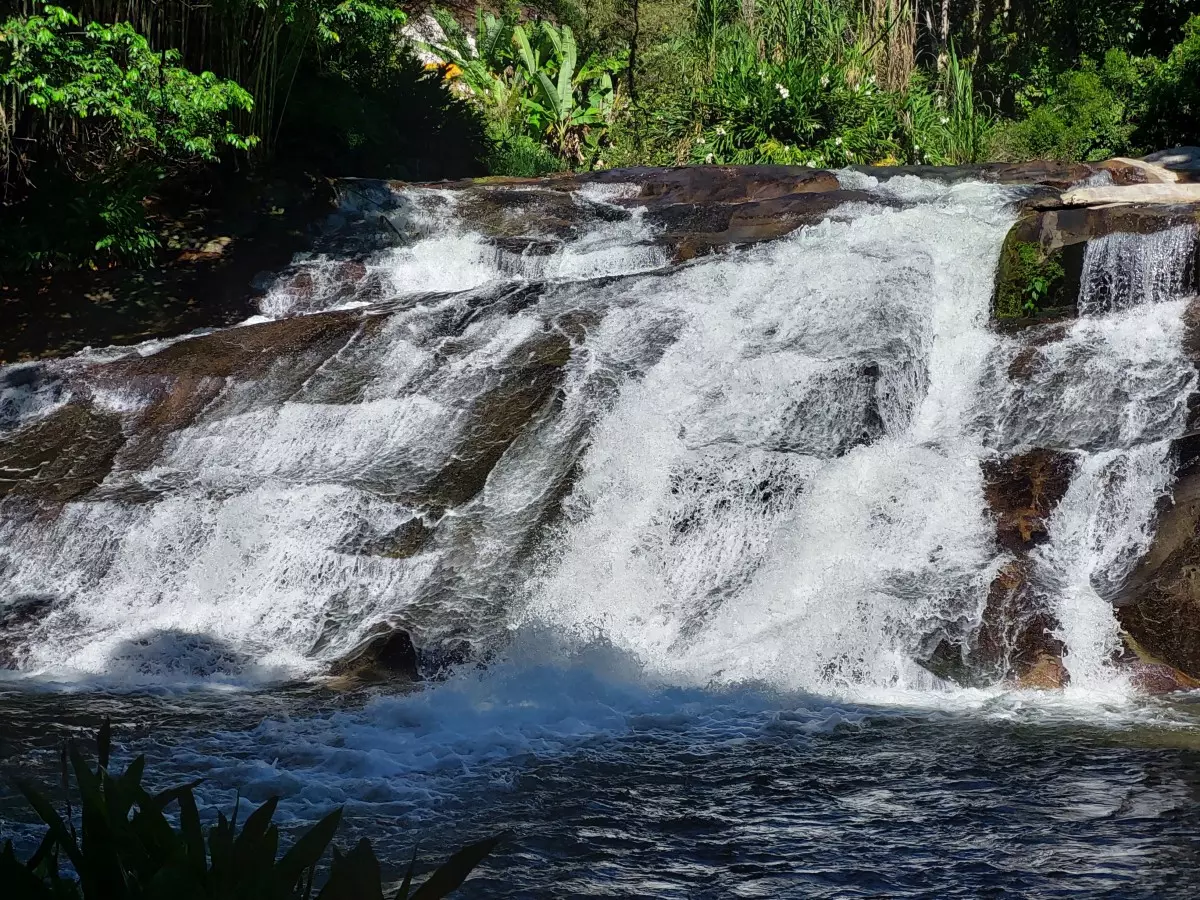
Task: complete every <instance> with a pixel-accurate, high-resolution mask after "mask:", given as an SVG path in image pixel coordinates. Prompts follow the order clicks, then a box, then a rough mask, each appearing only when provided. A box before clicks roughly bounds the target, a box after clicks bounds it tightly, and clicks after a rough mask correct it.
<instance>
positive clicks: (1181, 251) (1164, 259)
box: [1079, 224, 1200, 316]
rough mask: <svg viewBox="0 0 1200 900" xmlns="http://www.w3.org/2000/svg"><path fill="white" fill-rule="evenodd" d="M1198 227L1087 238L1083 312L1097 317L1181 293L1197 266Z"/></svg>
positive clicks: (1080, 303)
mask: <svg viewBox="0 0 1200 900" xmlns="http://www.w3.org/2000/svg"><path fill="white" fill-rule="evenodd" d="M1197 235H1200V228H1198V227H1197V226H1196V225H1195V224H1187V225H1177V226H1176V227H1174V228H1168V229H1165V230H1163V231H1157V232H1154V233H1153V234H1129V233H1122V232H1118V233H1116V234H1109V235H1105V236H1104V237H1101V238H1097V239H1096V240H1092V241H1088V246H1087V252H1086V254H1085V256H1084V261H1083V274H1082V276H1081V278H1080V281H1081V284H1082V287H1081V291H1080V296H1079V313H1080V315H1085V316H1087V315H1097V314H1099V313H1103V312H1110V311H1112V310H1118V309H1127V308H1129V307H1131V306H1138V305H1141V304H1143V303H1159V302H1162V301H1163V300H1171V299H1174V298H1177V297H1179V296H1180V295H1182V294H1183V292H1184V291H1185V290H1186V289H1187V287H1188V281H1189V279H1190V278H1191V277H1192V272H1193V269H1194V266H1195V262H1194V257H1195V249H1196V239H1197Z"/></svg>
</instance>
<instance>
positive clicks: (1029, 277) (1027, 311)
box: [994, 234, 1066, 319]
mask: <svg viewBox="0 0 1200 900" xmlns="http://www.w3.org/2000/svg"><path fill="white" fill-rule="evenodd" d="M1065 280H1066V270H1065V269H1064V268H1063V264H1062V251H1060V250H1055V251H1051V252H1046V250H1045V249H1044V248H1043V247H1042V245H1041V244H1040V243H1038V242H1036V241H1023V240H1020V239H1019V238H1017V237H1016V236H1015V234H1010V235H1009V237H1008V238H1007V239H1006V240H1005V242H1004V249H1003V250H1002V251H1001V256H1000V270H999V273H998V276H997V279H996V300H995V305H994V311H995V315H996V318H998V319H1020V318H1025V317H1028V316H1036V315H1038V314H1039V313H1041V312H1044V311H1046V310H1049V309H1052V308H1054V307H1057V306H1061V305H1063V304H1062V303H1061V294H1062V292H1063V283H1064V282H1065Z"/></svg>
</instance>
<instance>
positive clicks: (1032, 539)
mask: <svg viewBox="0 0 1200 900" xmlns="http://www.w3.org/2000/svg"><path fill="white" fill-rule="evenodd" d="M1075 468H1076V460H1075V457H1074V456H1072V455H1071V454H1070V453H1064V452H1062V451H1059V450H1030V451H1029V452H1028V453H1022V454H1020V455H1018V456H1011V457H1008V458H1005V459H989V460H985V461H984V462H983V481H984V497H985V498H986V499H987V503H988V507H989V508H990V509H991V511H992V513H993V515H994V516H995V517H996V539H997V541H998V542H999V543H1000V546H1002V547H1003V548H1004V549H1006V550H1009V551H1011V552H1013V553H1018V554H1019V553H1028V552H1029V551H1030V550H1032V549H1033V548H1034V547H1035V546H1037V545H1038V544H1040V543H1042V542H1043V541H1044V540H1045V539H1046V537H1047V532H1046V522H1047V520H1048V519H1049V517H1050V513H1051V512H1052V511H1053V510H1054V507H1056V506H1057V505H1058V503H1059V501H1060V500H1062V498H1063V495H1064V494H1065V493H1066V492H1067V488H1068V487H1069V486H1070V484H1071V478H1072V477H1073V476H1074V474H1075Z"/></svg>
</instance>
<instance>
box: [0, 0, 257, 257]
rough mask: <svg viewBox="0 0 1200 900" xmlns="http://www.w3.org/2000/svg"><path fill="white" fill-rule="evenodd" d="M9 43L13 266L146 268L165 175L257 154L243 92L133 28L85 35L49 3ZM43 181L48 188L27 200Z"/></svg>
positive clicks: (21, 21)
mask: <svg viewBox="0 0 1200 900" xmlns="http://www.w3.org/2000/svg"><path fill="white" fill-rule="evenodd" d="M0 38H2V40H0V89H2V90H3V91H4V92H5V94H6V95H7V96H8V98H9V102H8V104H7V107H8V108H7V109H6V110H5V114H4V116H3V118H2V119H0V126H2V127H0V149H2V150H3V152H4V157H3V161H4V169H5V171H6V174H7V176H8V177H7V178H6V179H5V186H4V189H3V190H4V199H6V200H8V201H9V202H10V203H12V204H13V205H12V208H11V209H10V210H8V211H7V216H6V217H7V218H8V220H9V221H8V224H9V226H10V229H11V230H10V229H4V231H3V233H2V234H0V261H2V262H3V264H4V266H5V268H10V267H28V266H35V265H46V264H53V263H57V262H63V261H76V260H83V261H87V262H90V263H91V264H92V265H96V264H98V263H101V262H104V261H107V260H110V259H123V260H126V261H132V262H136V263H146V262H148V261H149V260H150V258H151V257H152V254H153V251H154V249H155V248H156V246H157V238H156V237H155V235H154V233H153V232H152V231H151V230H150V229H149V228H148V226H147V224H146V220H145V213H144V211H143V209H142V205H141V200H142V198H143V197H144V196H145V193H144V191H145V188H146V187H147V186H148V185H149V184H151V183H153V182H154V181H155V180H157V178H158V177H159V175H160V172H161V166H162V165H163V164H165V163H167V162H169V161H186V160H214V159H216V158H217V157H218V155H219V154H220V152H221V151H222V149H224V148H233V149H239V150H248V149H250V148H251V147H253V146H254V144H255V138H253V137H252V136H248V135H243V134H241V133H239V132H238V131H236V130H235V129H234V127H233V125H232V123H231V121H230V118H231V116H232V115H233V114H234V113H235V112H236V111H238V110H248V109H250V108H251V107H252V106H253V101H252V99H251V97H250V95H249V94H248V93H247V92H246V91H244V90H243V89H242V88H241V87H239V86H238V85H237V84H235V83H233V82H232V81H228V80H224V79H220V78H218V77H216V76H215V75H213V74H212V73H211V72H202V73H196V72H192V71H189V70H188V69H186V68H184V67H183V66H181V65H180V64H179V54H178V53H176V52H175V51H171V50H168V51H164V52H156V51H154V50H152V49H151V48H150V45H149V43H148V42H147V40H146V38H145V37H144V36H142V35H141V34H139V33H138V32H136V31H135V30H134V29H133V28H132V27H131V26H130V25H128V24H115V25H100V24H97V23H94V22H89V23H88V24H86V25H84V26H82V27H81V26H80V24H79V21H78V19H77V18H76V17H75V16H73V15H72V14H71V13H69V12H67V11H66V10H64V9H62V8H60V7H56V6H50V5H47V6H45V7H44V9H43V10H42V14H41V15H33V16H28V17H11V18H9V19H7V20H6V21H4V22H3V24H0ZM35 180H36V181H45V182H47V185H46V188H44V189H43V190H42V192H41V193H40V194H39V195H37V197H36V199H29V197H28V195H29V193H30V190H31V188H32V187H33V185H34V184H35V183H36V182H35ZM22 200H25V201H26V202H24V203H21V202H20V201H22Z"/></svg>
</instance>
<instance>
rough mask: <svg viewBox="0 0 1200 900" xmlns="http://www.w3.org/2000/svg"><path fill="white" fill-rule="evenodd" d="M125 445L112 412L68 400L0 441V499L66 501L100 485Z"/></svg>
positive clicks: (117, 419) (117, 418)
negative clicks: (7, 497) (68, 401)
mask: <svg viewBox="0 0 1200 900" xmlns="http://www.w3.org/2000/svg"><path fill="white" fill-rule="evenodd" d="M124 443H125V435H124V433H123V432H122V430H121V420H120V418H119V417H117V416H116V415H113V414H111V413H106V412H102V411H99V410H96V409H93V408H92V407H91V406H88V405H86V404H84V403H69V404H67V405H65V406H62V407H60V408H59V409H57V410H55V411H54V412H52V413H50V414H49V415H48V416H45V417H44V418H42V419H38V420H37V421H35V422H33V423H32V424H30V425H27V426H25V427H24V428H22V429H20V430H19V431H16V432H13V433H12V434H9V435H8V436H6V437H5V438H4V439H2V440H0V498H3V497H6V496H22V497H32V498H36V499H44V500H50V501H52V502H57V503H65V502H67V501H69V500H75V499H77V498H79V497H82V496H83V495H84V494H86V493H88V492H89V491H91V490H92V489H93V488H95V487H96V486H97V485H99V484H100V483H101V482H102V481H104V479H105V478H106V477H107V476H108V473H109V472H111V471H112V467H113V460H114V459H115V458H116V455H117V451H119V450H120V449H121V447H122V445H123V444H124Z"/></svg>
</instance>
